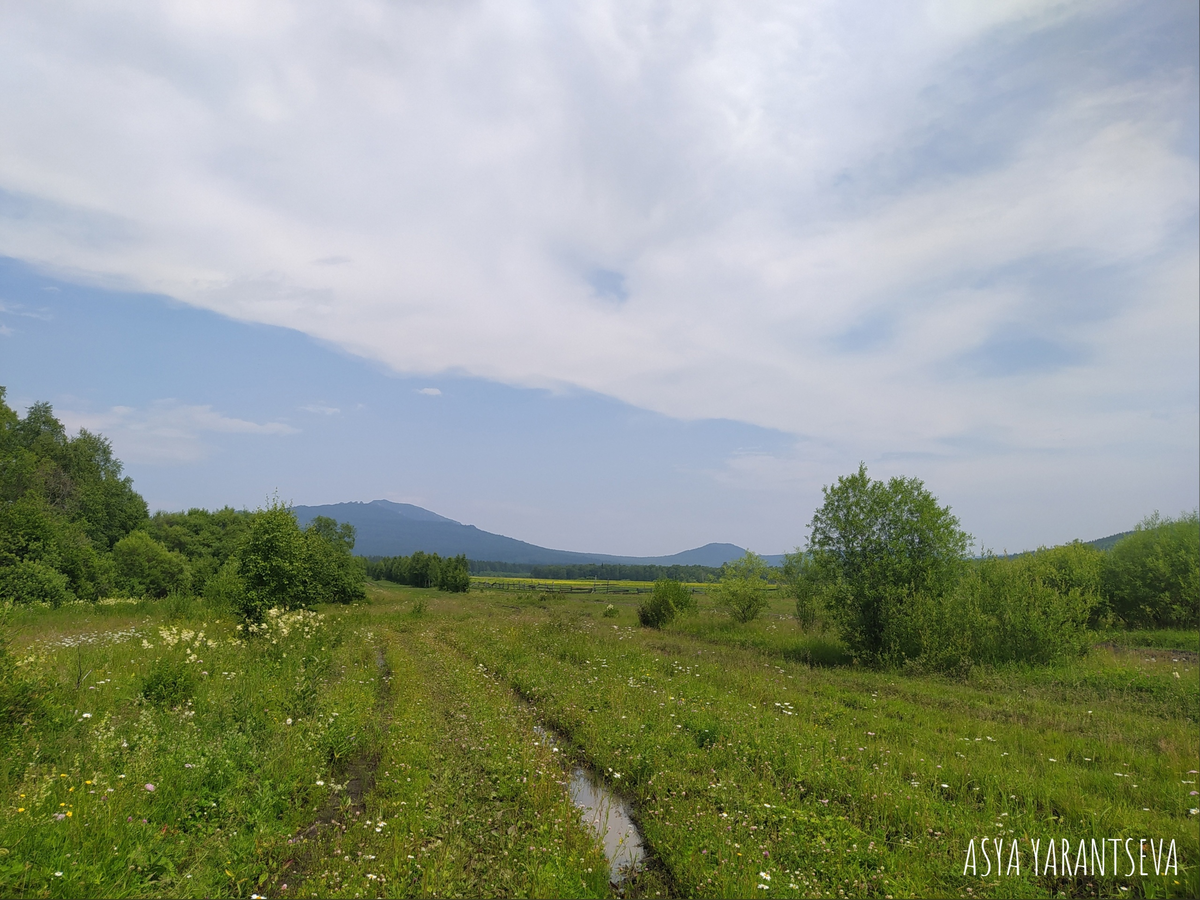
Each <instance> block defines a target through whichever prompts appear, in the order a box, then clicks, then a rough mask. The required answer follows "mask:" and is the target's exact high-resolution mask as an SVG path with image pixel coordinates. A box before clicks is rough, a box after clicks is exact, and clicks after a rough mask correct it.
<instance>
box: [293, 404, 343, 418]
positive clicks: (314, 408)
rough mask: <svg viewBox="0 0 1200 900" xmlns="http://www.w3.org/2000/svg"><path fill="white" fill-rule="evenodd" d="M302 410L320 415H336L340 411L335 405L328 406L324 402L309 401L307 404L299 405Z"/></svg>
mask: <svg viewBox="0 0 1200 900" xmlns="http://www.w3.org/2000/svg"><path fill="white" fill-rule="evenodd" d="M300 409H302V410H303V411H304V412H310V413H316V414H317V415H321V416H336V415H337V414H338V413H340V412H341V410H340V409H338V408H337V407H336V406H329V405H328V404H326V403H309V404H308V405H307V406H302V407H300Z"/></svg>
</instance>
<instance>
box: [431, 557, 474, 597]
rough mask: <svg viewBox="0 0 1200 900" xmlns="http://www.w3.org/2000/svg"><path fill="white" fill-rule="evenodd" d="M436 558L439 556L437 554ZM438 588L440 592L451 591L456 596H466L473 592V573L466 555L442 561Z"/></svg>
mask: <svg viewBox="0 0 1200 900" xmlns="http://www.w3.org/2000/svg"><path fill="white" fill-rule="evenodd" d="M434 556H435V557H436V556H437V554H436V553H435V554H434ZM437 586H438V590H439V591H450V592H451V593H455V594H465V593H466V592H467V591H469V590H471V571H470V568H469V567H468V564H467V555H466V554H465V553H460V554H459V555H458V556H455V557H453V558H451V559H445V560H442V562H441V565H440V567H439V568H438V583H437Z"/></svg>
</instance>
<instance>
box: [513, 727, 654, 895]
mask: <svg viewBox="0 0 1200 900" xmlns="http://www.w3.org/2000/svg"><path fill="white" fill-rule="evenodd" d="M533 730H534V732H535V733H536V734H537V736H538V739H539V740H540V741H541V742H542V743H543V744H545V745H546V746H548V747H550V748H551V752H554V753H559V748H560V746H561V745H562V741H561V740H559V738H558V736H557V735H556V734H555V733H554V732H553V731H551V730H550V729H548V728H545V727H544V726H542V725H534V726H533ZM560 755H562V754H560ZM561 762H562V763H563V765H564V768H567V769H568V771H569V772H570V780H569V782H568V785H567V793H568V796H569V797H570V798H571V802H572V803H574V804H575V807H576V808H577V809H578V810H579V814H580V817H581V818H582V819H583V821H584V823H585V824H586V825H587V826H588V827H590V828H591V829H592V831H594V832H595V833H596V836H597V837H598V838H599V839H600V842H601V843H602V844H603V845H604V855H605V856H606V857H608V867H609V881H611V882H612V883H613V884H616V885H620V884H622V883H623V882H625V881H627V880H628V879H629V878H631V877H633V876H635V875H636V874H637V873H638V872H639V871H640V870H641V869H642V867H643V866H644V865H645V863H646V856H647V854H646V845H645V843H644V842H643V841H642V833H641V831H640V830H638V827H637V824H636V823H635V822H634V820H633V809H632V807H631V806H630V805H629V802H628V801H626V800H625V799H623V798H622V797H620V796H619V795H617V794H615V793H614V792H613V791H612V790H611V789H610V788H609V787H608V785H607V784H605V783H604V780H603V779H602V778H600V777H599V776H598V775H596V774H595V773H593V772H591V771H589V770H587V769H585V768H583V767H582V766H578V765H569V764H568V762H567V760H566V759H562V760H561Z"/></svg>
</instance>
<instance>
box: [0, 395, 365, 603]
mask: <svg viewBox="0 0 1200 900" xmlns="http://www.w3.org/2000/svg"><path fill="white" fill-rule="evenodd" d="M5 396H6V395H5V389H4V388H3V387H0V603H17V604H20V603H49V604H51V605H53V606H58V605H60V604H62V603H65V602H69V601H72V600H86V601H95V600H99V599H102V598H105V597H113V596H123V597H133V598H148V599H160V598H164V597H167V596H169V595H177V596H181V597H192V596H203V597H204V598H206V599H209V600H213V601H218V602H221V603H223V604H225V605H227V606H229V607H231V608H232V610H234V611H236V612H238V613H240V614H242V615H243V616H245V617H246V618H249V619H257V618H261V616H262V614H263V613H264V612H265V610H266V609H269V608H270V607H272V606H280V607H284V608H292V607H297V606H309V605H312V604H313V603H316V602H337V603H347V602H351V601H353V600H357V599H361V598H363V597H364V596H365V592H364V588H363V582H364V571H363V564H362V561H361V560H360V559H358V558H356V557H354V555H353V553H352V551H353V548H354V538H355V534H354V528H353V527H352V526H350V525H349V524H344V525H338V523H336V522H334V521H333V520H332V519H328V518H324V517H318V518H317V519H315V520H313V522H312V523H311V524H310V525H309V526H308V528H306V529H304V530H301V529H300V527H299V525H298V524H297V522H296V518H295V516H294V515H293V514H292V511H291V510H290V509H289V508H287V507H285V506H283V505H281V504H279V503H272V504H271V505H270V506H269V507H268V508H267V509H264V510H259V511H257V512H247V511H244V510H243V511H236V510H233V509H228V508H226V509H222V510H219V511H218V512H208V511H206V510H202V509H192V510H189V511H188V512H186V513H155V515H154V516H152V517H151V516H149V515H147V509H146V502H145V500H144V499H143V498H142V497H141V495H140V494H138V493H137V491H135V490H134V489H133V482H132V481H131V479H129V478H128V477H126V476H123V475H122V466H121V463H120V461H119V460H118V459H116V457H114V456H113V453H112V446H111V444H110V443H109V442H108V441H107V440H106V439H105V438H103V437H102V436H100V435H96V434H92V433H91V432H89V431H87V430H86V429H81V430H80V432H79V434H78V435H76V436H75V437H70V436H68V435H67V433H66V429H65V428H64V427H63V425H62V423H61V422H59V421H58V419H57V418H55V416H54V411H53V409H52V408H51V407H50V405H49V404H47V403H37V404H34V405H33V406H31V407H30V408H29V410H28V411H27V413H26V415H25V416H24V417H23V418H22V417H20V416H18V415H17V413H16V412H14V411H13V410H12V409H10V408H9V406H8V404H7V403H6V402H5Z"/></svg>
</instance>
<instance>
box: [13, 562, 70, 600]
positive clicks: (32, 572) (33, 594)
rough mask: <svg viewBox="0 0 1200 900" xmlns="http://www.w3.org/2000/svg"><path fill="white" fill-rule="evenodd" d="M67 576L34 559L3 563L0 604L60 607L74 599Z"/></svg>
mask: <svg viewBox="0 0 1200 900" xmlns="http://www.w3.org/2000/svg"><path fill="white" fill-rule="evenodd" d="M68 584H69V582H68V580H67V576H66V575H64V574H63V573H62V572H59V571H58V570H57V569H53V568H51V567H50V566H48V565H45V564H44V563H41V562H38V561H37V560H32V559H22V560H18V561H17V562H15V563H14V564H12V565H7V566H0V603H49V604H50V605H51V606H61V605H62V604H63V603H65V602H67V601H68V600H72V599H74V595H73V594H72V593H71V591H70V588H69V587H68Z"/></svg>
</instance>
